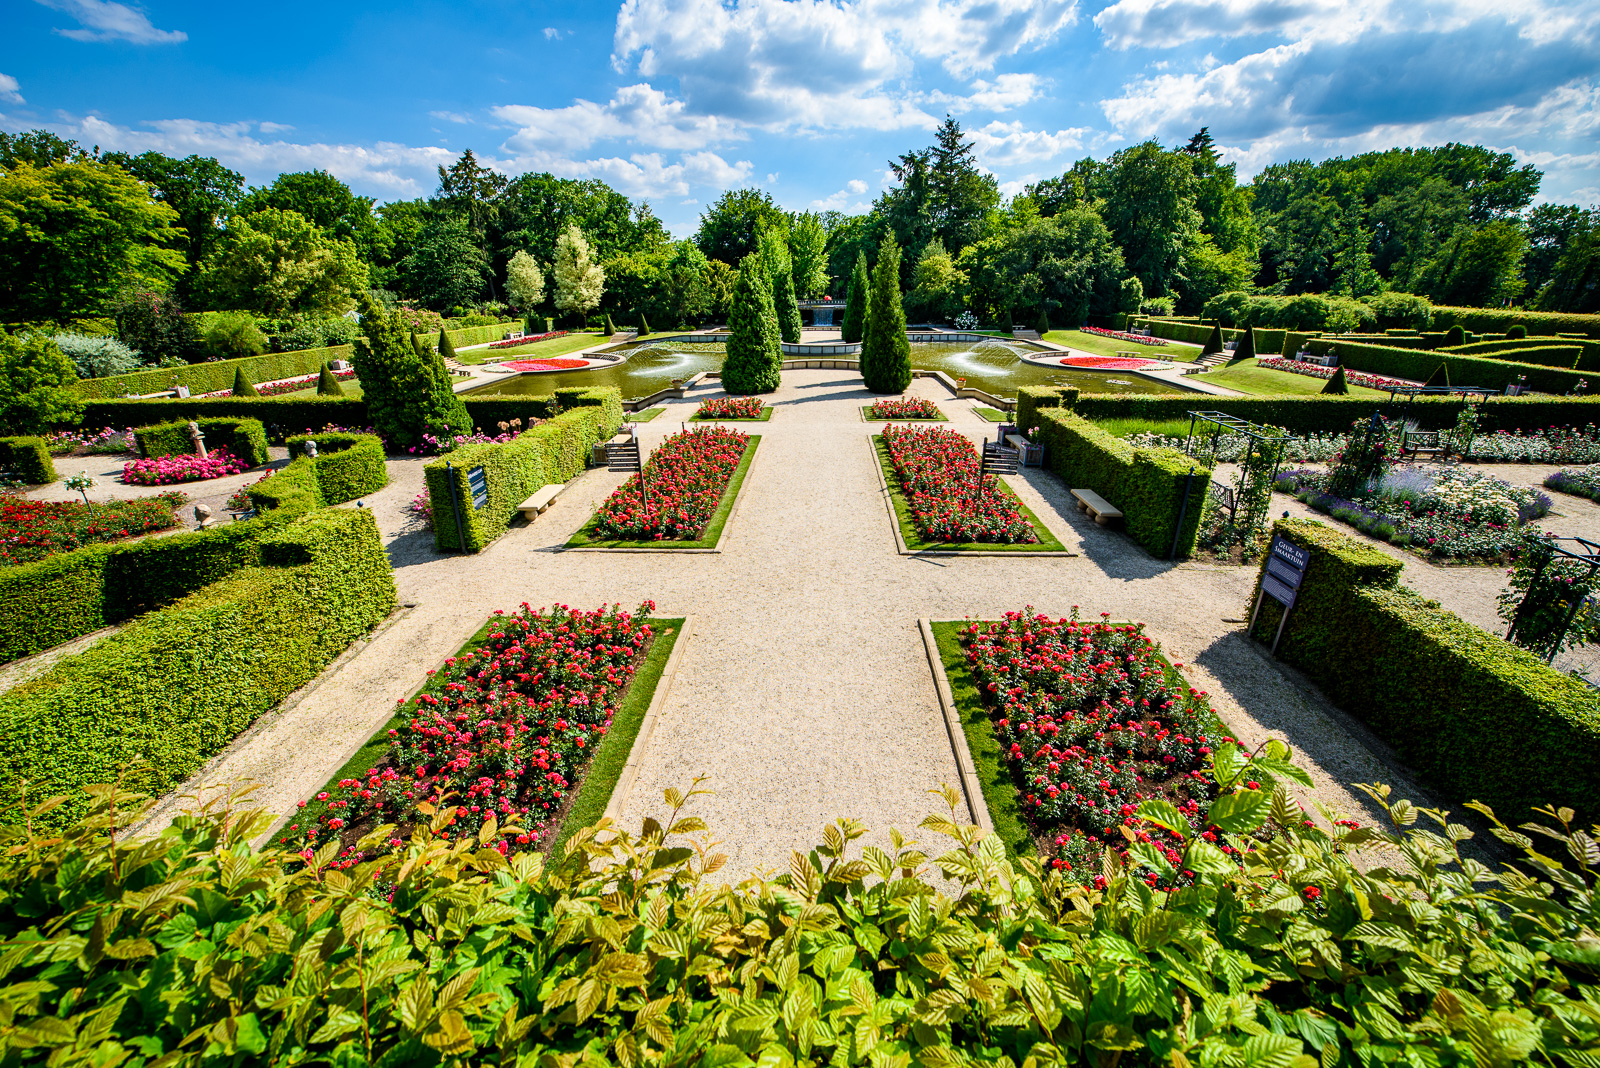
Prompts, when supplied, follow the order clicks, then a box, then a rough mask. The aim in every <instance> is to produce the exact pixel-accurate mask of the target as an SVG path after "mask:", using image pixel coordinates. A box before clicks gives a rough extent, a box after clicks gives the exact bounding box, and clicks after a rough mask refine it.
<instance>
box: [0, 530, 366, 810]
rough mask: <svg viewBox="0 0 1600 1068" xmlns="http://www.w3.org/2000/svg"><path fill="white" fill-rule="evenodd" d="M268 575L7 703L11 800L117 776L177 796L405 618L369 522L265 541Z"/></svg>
mask: <svg viewBox="0 0 1600 1068" xmlns="http://www.w3.org/2000/svg"><path fill="white" fill-rule="evenodd" d="M259 551H260V559H261V566H256V567H247V568H244V569H242V570H239V571H236V572H234V573H233V574H232V575H230V576H228V577H227V578H224V579H223V580H221V581H220V582H217V583H214V584H212V585H210V586H208V587H207V588H205V589H202V590H200V591H199V592H197V593H194V594H191V595H190V596H188V597H186V598H184V599H183V600H181V601H179V602H178V603H176V604H174V605H172V606H170V607H168V608H164V609H161V610H159V611H156V612H152V613H150V614H148V615H146V616H144V617H143V618H141V619H138V620H136V621H134V622H133V623H131V624H130V625H129V626H128V627H126V628H125V629H123V630H122V631H120V632H119V633H117V634H114V635H112V636H110V637H108V638H106V639H105V640H104V641H102V642H100V643H98V644H96V645H94V646H92V647H91V648H89V649H88V650H87V651H86V652H83V653H81V654H79V655H77V656H74V657H69V658H67V659H66V660H63V661H62V662H61V663H59V664H57V665H56V666H55V667H53V668H52V669H51V670H50V671H48V672H47V673H46V674H44V675H42V676H40V677H39V678H37V679H34V680H32V681H30V682H26V683H24V684H22V685H21V686H18V687H17V688H15V689H13V690H10V691H8V692H7V693H5V694H3V695H0V799H4V800H5V801H6V802H7V803H10V802H13V801H15V800H16V799H17V798H18V797H19V796H20V795H21V793H22V791H23V790H24V788H26V790H27V794H28V796H29V797H32V798H39V797H44V796H50V795H55V794H63V795H66V797H67V799H66V802H65V803H64V804H63V805H62V806H61V807H60V808H58V809H56V810H55V811H54V812H52V813H50V814H49V815H48V816H46V817H43V820H44V822H45V823H46V824H47V825H61V824H64V823H65V822H67V821H68V820H70V819H71V818H72V817H73V816H74V815H76V814H80V813H82V812H83V811H84V810H85V809H86V808H87V802H88V798H87V797H85V796H84V794H83V792H82V788H83V787H84V786H85V785H87V784H89V783H103V782H111V781H114V780H116V779H117V778H118V776H119V775H121V776H125V778H124V780H123V781H124V782H125V783H126V784H127V785H129V786H130V787H131V788H134V789H138V790H142V791H149V792H160V791H165V790H169V789H171V788H172V787H173V786H175V785H177V784H178V783H180V782H182V781H183V780H184V778H186V777H187V776H188V775H190V774H191V773H193V772H194V771H195V770H197V769H198V768H199V767H200V765H201V764H203V763H204V762H205V760H206V759H207V758H208V757H210V756H211V755H213V754H215V753H217V752H218V751H220V750H221V749H222V748H223V747H224V746H226V745H227V744H228V742H230V741H231V740H232V739H233V738H234V737H235V736H236V735H237V734H238V733H239V732H240V731H242V730H243V729H244V728H246V727H248V726H249V725H250V723H251V722H252V721H253V720H254V719H255V718H256V717H257V716H259V715H260V714H261V713H263V712H265V711H267V710H268V709H269V708H271V707H272V706H273V705H275V704H277V703H278V702H279V701H281V700H283V698H285V697H287V696H288V695H289V694H290V693H293V692H294V691H295V690H296V689H298V688H299V687H301V686H303V685H305V683H307V682H309V681H310V680H311V679H312V678H314V677H315V676H316V674H317V673H318V672H319V671H321V670H322V668H323V667H324V666H326V665H327V663H328V662H329V661H330V660H332V659H333V658H334V657H335V656H337V655H338V654H339V652H341V651H342V650H343V649H344V648H345V647H346V646H347V645H349V644H350V642H351V641H353V640H354V639H355V638H357V637H359V636H361V635H362V634H365V633H366V632H367V631H369V630H370V629H371V628H372V627H373V626H375V625H376V624H378V623H379V622H380V621H382V620H383V619H384V617H385V616H387V615H388V614H389V612H390V611H392V610H393V608H394V606H395V587H394V578H393V575H392V574H391V573H390V570H389V560H388V557H387V556H386V555H385V553H384V549H383V543H382V540H381V539H380V538H379V536H378V527H377V523H376V522H375V521H374V519H373V517H372V513H371V512H369V511H366V510H362V509H323V510H320V511H318V512H315V513H313V514H311V515H306V516H302V517H300V518H299V519H297V520H296V521H294V522H293V523H291V524H289V525H286V526H283V527H281V528H279V529H277V530H275V531H273V532H272V533H271V534H270V535H269V536H267V537H265V538H263V539H262V540H261V541H260V543H259Z"/></svg>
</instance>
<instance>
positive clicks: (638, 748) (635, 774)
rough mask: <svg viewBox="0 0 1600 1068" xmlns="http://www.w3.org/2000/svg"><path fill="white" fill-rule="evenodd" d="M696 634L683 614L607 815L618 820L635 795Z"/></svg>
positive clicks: (609, 804) (690, 616) (606, 817)
mask: <svg viewBox="0 0 1600 1068" xmlns="http://www.w3.org/2000/svg"><path fill="white" fill-rule="evenodd" d="M693 636H694V616H692V615H686V616H684V617H683V625H682V626H680V627H679V628H678V639H677V641H675V642H673V644H672V654H671V655H670V656H668V657H667V663H666V666H665V667H663V668H662V669H661V677H660V678H659V679H657V680H656V689H655V693H653V694H651V695H650V707H649V708H648V709H646V710H645V714H644V719H643V720H641V721H640V723H639V733H638V734H636V735H634V738H633V746H632V747H631V748H630V749H629V750H628V762H627V763H626V764H624V765H623V766H622V773H621V774H620V775H618V776H617V784H616V785H615V786H613V787H612V788H611V800H609V801H607V802H606V810H605V814H604V816H603V818H604V819H608V820H610V821H611V822H612V823H617V822H618V821H619V820H620V819H621V816H622V810H623V808H624V807H625V806H626V805H627V803H628V799H629V798H630V797H632V796H633V784H634V783H635V782H636V781H637V780H638V778H639V763H640V760H639V758H640V757H641V756H642V755H643V754H644V752H645V750H646V749H648V748H649V746H650V737H651V735H653V734H654V733H655V730H656V721H657V720H659V719H660V718H661V709H662V707H663V706H664V705H665V704H666V703H667V696H668V695H669V694H671V692H672V680H673V679H674V678H676V677H677V674H678V666H679V665H680V664H681V663H682V662H683V650H684V647H685V646H687V645H688V644H689V639H690V638H692V637H693Z"/></svg>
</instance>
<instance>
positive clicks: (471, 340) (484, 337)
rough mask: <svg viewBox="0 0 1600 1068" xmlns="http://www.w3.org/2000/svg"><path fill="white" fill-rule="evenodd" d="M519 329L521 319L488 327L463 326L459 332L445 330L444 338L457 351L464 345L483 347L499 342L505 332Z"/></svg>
mask: <svg viewBox="0 0 1600 1068" xmlns="http://www.w3.org/2000/svg"><path fill="white" fill-rule="evenodd" d="M521 329H522V320H521V319H507V320H506V321H505V322H503V323H490V324H489V325H488V326H465V327H462V328H461V329H460V330H446V331H445V332H444V336H445V337H447V338H449V339H450V345H451V347H452V348H458V349H459V348H461V347H462V346H464V345H483V344H487V343H488V342H490V341H499V340H500V338H501V337H502V336H504V335H505V334H506V332H507V331H516V330H521Z"/></svg>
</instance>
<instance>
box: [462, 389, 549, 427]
mask: <svg viewBox="0 0 1600 1068" xmlns="http://www.w3.org/2000/svg"><path fill="white" fill-rule="evenodd" d="M552 400H554V398H553V397H536V396H533V395H532V394H525V393H524V394H519V393H505V394H498V393H491V394H489V395H487V396H481V395H480V396H474V397H462V398H461V402H462V403H463V404H465V405H466V406H467V414H468V415H470V416H472V425H473V426H475V427H477V428H478V429H479V430H482V431H483V432H484V433H485V434H491V435H492V434H494V433H495V431H496V430H498V429H499V427H500V424H501V423H507V424H509V423H510V422H511V420H513V419H521V420H522V425H523V426H531V425H532V423H533V421H534V420H536V419H548V418H550V407H551V401H552Z"/></svg>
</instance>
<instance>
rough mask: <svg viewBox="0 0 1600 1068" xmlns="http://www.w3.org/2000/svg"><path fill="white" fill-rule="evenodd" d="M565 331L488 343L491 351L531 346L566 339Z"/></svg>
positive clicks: (553, 331)
mask: <svg viewBox="0 0 1600 1068" xmlns="http://www.w3.org/2000/svg"><path fill="white" fill-rule="evenodd" d="M566 336H567V332H566V331H565V330H552V331H550V332H549V333H548V334H524V335H522V336H521V337H508V338H502V339H501V340H499V341H491V342H489V347H490V348H491V349H509V348H512V347H513V346H516V345H531V344H533V343H534V342H535V341H549V340H550V339H551V338H553V337H566Z"/></svg>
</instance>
